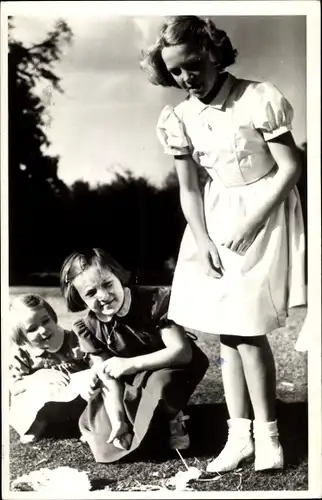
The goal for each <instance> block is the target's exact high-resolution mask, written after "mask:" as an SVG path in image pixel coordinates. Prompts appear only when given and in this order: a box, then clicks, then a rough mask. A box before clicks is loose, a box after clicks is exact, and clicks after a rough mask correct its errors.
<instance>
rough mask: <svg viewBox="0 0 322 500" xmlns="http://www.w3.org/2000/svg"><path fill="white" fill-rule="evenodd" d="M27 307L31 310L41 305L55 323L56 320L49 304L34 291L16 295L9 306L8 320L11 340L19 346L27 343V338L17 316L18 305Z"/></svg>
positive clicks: (55, 315)
mask: <svg viewBox="0 0 322 500" xmlns="http://www.w3.org/2000/svg"><path fill="white" fill-rule="evenodd" d="M22 305H23V306H25V307H28V308H29V309H31V310H36V309H39V308H41V307H43V308H44V309H46V311H47V312H48V314H49V316H50V317H51V318H52V319H53V320H54V322H55V323H57V322H58V319H57V314H56V313H55V311H54V309H53V308H52V307H51V305H50V304H49V303H48V302H47V300H45V299H44V298H43V297H41V296H40V295H38V294H36V293H26V294H23V295H19V296H18V297H16V298H15V299H14V300H13V301H12V303H11V306H10V320H11V321H10V322H11V340H12V342H14V343H15V344H16V345H18V346H21V345H23V344H26V343H28V338H27V335H26V332H25V329H24V328H23V327H22V325H21V323H20V318H19V306H22Z"/></svg>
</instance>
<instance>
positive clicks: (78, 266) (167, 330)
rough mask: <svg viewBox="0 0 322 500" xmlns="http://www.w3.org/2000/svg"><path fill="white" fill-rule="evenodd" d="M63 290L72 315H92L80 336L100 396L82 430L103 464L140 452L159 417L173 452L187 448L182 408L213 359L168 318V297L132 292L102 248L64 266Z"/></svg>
mask: <svg viewBox="0 0 322 500" xmlns="http://www.w3.org/2000/svg"><path fill="white" fill-rule="evenodd" d="M61 287H62V292H63V295H64V297H65V299H66V302H67V306H68V309H69V310H70V311H73V312H75V311H82V310H85V309H86V310H87V311H88V314H87V316H86V317H85V318H84V319H82V320H79V321H76V322H75V324H74V330H75V332H76V334H77V336H78V337H79V342H80V346H81V349H82V350H83V351H84V352H87V353H89V354H90V356H91V359H92V361H93V370H94V377H93V384H92V385H93V388H94V391H93V394H92V397H91V398H90V399H89V402H88V406H87V408H86V410H85V411H84V413H83V415H82V416H81V418H80V429H81V432H82V434H83V436H84V438H85V439H86V441H87V442H88V443H89V445H90V447H91V449H92V452H93V454H94V457H95V459H96V461H97V462H114V461H116V460H119V459H120V458H122V457H124V456H125V455H127V454H128V453H131V452H132V451H134V450H135V449H136V448H138V446H139V445H140V444H141V442H142V440H143V438H144V436H145V435H146V433H147V431H148V429H149V426H150V423H151V420H152V417H153V416H154V414H155V412H156V411H157V412H158V413H160V414H161V415H163V417H164V419H166V420H168V422H169V444H170V447H171V448H178V449H184V448H187V447H188V446H189V436H188V434H187V431H186V427H185V420H186V419H187V416H185V415H184V414H183V412H182V410H183V409H184V407H185V406H186V404H187V402H188V399H189V397H190V396H191V394H192V393H193V391H194V389H195V388H196V386H197V384H198V383H199V382H200V381H201V379H202V377H203V376H204V374H205V372H206V370H207V368H208V358H207V357H206V356H205V355H204V354H203V352H202V351H201V350H200V349H199V348H198V347H197V346H196V345H195V344H194V342H192V341H191V340H190V338H189V337H188V336H187V335H186V334H185V332H184V330H183V329H182V328H181V327H180V326H177V325H176V324H175V323H174V322H173V321H169V320H168V319H167V305H168V299H169V291H168V290H167V289H164V288H158V289H155V288H154V289H151V288H148V289H142V288H139V289H136V288H135V287H133V288H132V287H130V286H129V273H128V272H127V271H125V270H124V269H123V268H122V267H121V266H120V265H119V264H118V263H117V262H116V261H115V260H114V259H112V257H111V256H110V255H108V254H107V253H106V252H104V251H102V250H100V249H97V248H94V249H91V250H89V251H86V252H82V253H77V252H75V253H73V254H72V255H70V256H69V257H68V258H67V259H66V260H65V262H64V264H63V267H62V271H61ZM96 367H97V368H96ZM96 374H97V376H98V377H97V376H96ZM97 378H98V379H99V380H98V384H97V386H96V389H95V382H96V381H97ZM104 390H105V392H104ZM106 397H109V398H112V401H111V400H108V401H106V400H105V401H104V399H106ZM115 438H116V439H117V441H116V442H115Z"/></svg>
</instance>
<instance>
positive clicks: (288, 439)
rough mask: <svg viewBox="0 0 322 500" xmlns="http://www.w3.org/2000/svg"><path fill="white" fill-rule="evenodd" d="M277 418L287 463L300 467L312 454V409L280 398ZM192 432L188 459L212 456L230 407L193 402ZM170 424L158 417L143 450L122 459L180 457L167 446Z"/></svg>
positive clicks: (224, 430)
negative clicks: (309, 430)
mask: <svg viewBox="0 0 322 500" xmlns="http://www.w3.org/2000/svg"><path fill="white" fill-rule="evenodd" d="M276 411H277V419H278V426H279V432H280V442H281V444H282V446H283V449H284V460H285V466H286V467H287V466H296V465H298V464H299V463H301V462H302V461H303V460H306V459H307V456H308V408H307V403H305V402H296V403H285V402H282V401H277V407H276ZM187 413H188V414H189V415H190V419H189V420H188V424H187V426H188V431H189V435H190V439H191V446H190V448H189V449H188V450H183V451H182V455H183V456H184V457H185V458H189V457H198V458H209V457H212V456H216V455H218V454H219V452H220V451H221V449H222V447H223V446H224V444H225V442H226V438H227V423H226V421H227V418H228V415H227V410H226V405H225V404H208V405H191V406H188V408H187ZM167 431H168V429H167V426H165V425H164V422H162V421H158V419H155V420H154V424H153V426H152V427H151V429H150V430H149V432H148V434H147V436H146V438H145V439H144V441H143V443H142V444H141V447H140V449H139V450H137V451H135V452H133V453H131V455H129V456H128V457H125V458H124V459H123V460H122V462H134V461H144V460H147V459H149V460H153V461H157V462H158V461H163V460H165V459H169V458H171V457H175V458H178V456H177V454H176V452H175V451H169V449H168V447H167V442H168V439H167V437H168V435H167Z"/></svg>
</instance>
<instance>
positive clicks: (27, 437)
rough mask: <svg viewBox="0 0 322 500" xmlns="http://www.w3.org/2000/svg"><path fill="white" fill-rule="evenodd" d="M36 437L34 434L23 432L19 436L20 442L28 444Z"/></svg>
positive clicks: (35, 439)
mask: <svg viewBox="0 0 322 500" xmlns="http://www.w3.org/2000/svg"><path fill="white" fill-rule="evenodd" d="M37 439H38V437H37V436H36V435H35V434H24V435H23V436H21V437H20V443H23V444H28V443H34V442H35V441H37Z"/></svg>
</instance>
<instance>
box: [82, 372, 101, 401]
mask: <svg viewBox="0 0 322 500" xmlns="http://www.w3.org/2000/svg"><path fill="white" fill-rule="evenodd" d="M98 383H99V376H98V375H97V373H96V370H95V369H93V368H91V370H90V373H89V380H88V385H87V387H86V390H85V391H84V396H86V397H85V398H84V399H88V398H90V397H91V396H92V395H93V394H94V392H95V390H96V389H97V387H98Z"/></svg>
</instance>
